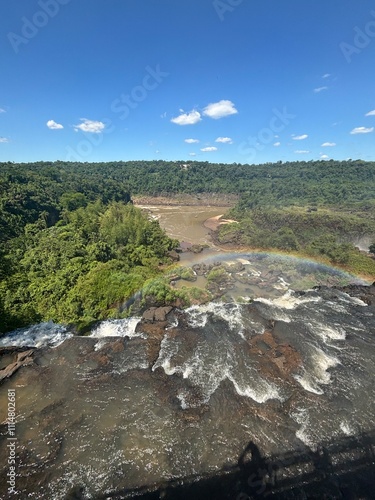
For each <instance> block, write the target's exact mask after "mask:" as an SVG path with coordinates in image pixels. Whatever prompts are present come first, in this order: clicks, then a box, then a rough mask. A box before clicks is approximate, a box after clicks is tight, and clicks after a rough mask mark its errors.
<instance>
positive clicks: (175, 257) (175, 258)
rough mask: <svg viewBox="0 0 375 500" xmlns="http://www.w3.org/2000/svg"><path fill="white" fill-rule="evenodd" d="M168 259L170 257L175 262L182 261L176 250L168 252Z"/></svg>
mask: <svg viewBox="0 0 375 500" xmlns="http://www.w3.org/2000/svg"><path fill="white" fill-rule="evenodd" d="M168 257H170V258H171V259H172V260H173V261H174V262H178V261H179V260H180V256H179V255H178V253H177V252H176V250H170V251H169V252H168Z"/></svg>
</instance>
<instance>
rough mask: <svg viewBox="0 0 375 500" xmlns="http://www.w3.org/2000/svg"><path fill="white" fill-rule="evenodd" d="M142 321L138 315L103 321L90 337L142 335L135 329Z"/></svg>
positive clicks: (131, 336)
mask: <svg viewBox="0 0 375 500" xmlns="http://www.w3.org/2000/svg"><path fill="white" fill-rule="evenodd" d="M140 321H141V318H137V317H131V318H126V319H113V320H108V321H102V322H101V323H100V324H99V325H98V326H97V327H96V328H95V329H94V330H93V331H92V333H91V335H89V337H92V338H96V339H98V338H105V337H130V338H133V337H142V336H143V334H142V333H141V332H136V331H135V329H136V327H137V325H138V323H139V322H140Z"/></svg>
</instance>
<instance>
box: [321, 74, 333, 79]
mask: <svg viewBox="0 0 375 500" xmlns="http://www.w3.org/2000/svg"><path fill="white" fill-rule="evenodd" d="M330 76H331V73H326V74H325V75H323V76H322V78H329V77H330Z"/></svg>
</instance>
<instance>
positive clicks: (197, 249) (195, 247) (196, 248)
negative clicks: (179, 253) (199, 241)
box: [190, 245, 203, 253]
mask: <svg viewBox="0 0 375 500" xmlns="http://www.w3.org/2000/svg"><path fill="white" fill-rule="evenodd" d="M190 251H191V252H193V253H201V252H203V246H202V245H192V246H191V247H190Z"/></svg>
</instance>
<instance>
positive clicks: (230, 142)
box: [215, 137, 233, 144]
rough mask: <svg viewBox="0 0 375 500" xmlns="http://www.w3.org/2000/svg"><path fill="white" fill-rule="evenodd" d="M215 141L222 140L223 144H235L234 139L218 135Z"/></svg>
mask: <svg viewBox="0 0 375 500" xmlns="http://www.w3.org/2000/svg"><path fill="white" fill-rule="evenodd" d="M215 142H221V143H223V144H233V141H232V139H231V138H230V137H218V138H217V139H216V140H215Z"/></svg>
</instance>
